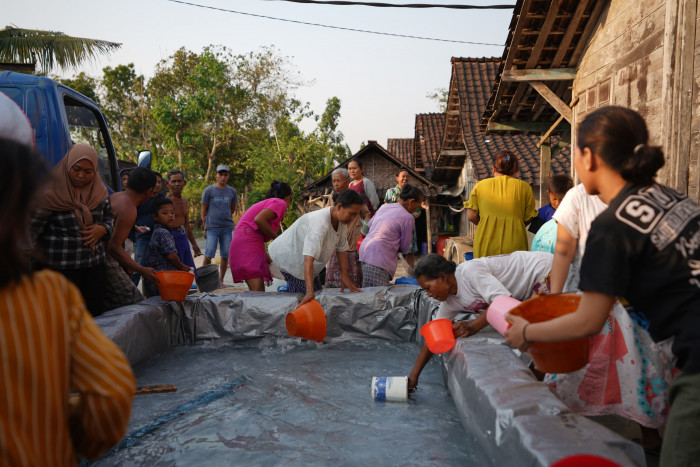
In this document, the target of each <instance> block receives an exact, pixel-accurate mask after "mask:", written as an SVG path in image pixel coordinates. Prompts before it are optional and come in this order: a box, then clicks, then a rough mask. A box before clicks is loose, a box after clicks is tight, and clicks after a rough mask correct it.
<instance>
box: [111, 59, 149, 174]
mask: <svg viewBox="0 0 700 467" xmlns="http://www.w3.org/2000/svg"><path fill="white" fill-rule="evenodd" d="M102 72H103V73H104V75H103V78H102V83H101V85H102V92H103V96H104V97H103V104H102V112H103V113H104V114H105V117H107V121H108V122H109V125H110V131H111V134H112V139H113V143H114V148H115V150H116V151H117V156H118V157H119V159H122V160H131V161H133V162H136V158H137V156H138V152H139V151H140V150H142V149H147V148H149V147H150V141H149V133H150V132H149V123H150V122H149V112H148V102H147V97H146V90H145V79H144V77H143V76H140V75H136V71H135V70H134V64H133V63H129V64H128V65H118V66H116V67H115V68H112V67H105V68H104V69H103V70H102Z"/></svg>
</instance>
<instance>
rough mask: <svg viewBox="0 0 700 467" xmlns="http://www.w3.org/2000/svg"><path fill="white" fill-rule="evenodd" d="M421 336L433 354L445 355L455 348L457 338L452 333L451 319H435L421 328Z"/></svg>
mask: <svg viewBox="0 0 700 467" xmlns="http://www.w3.org/2000/svg"><path fill="white" fill-rule="evenodd" d="M420 335H421V336H423V338H424V339H425V342H426V343H427V344H428V349H430V351H431V352H432V353H443V352H447V351H449V350H452V348H453V347H454V346H455V336H454V334H453V333H452V321H450V320H449V319H434V320H432V321H430V322H428V323H425V324H424V325H423V327H422V328H420Z"/></svg>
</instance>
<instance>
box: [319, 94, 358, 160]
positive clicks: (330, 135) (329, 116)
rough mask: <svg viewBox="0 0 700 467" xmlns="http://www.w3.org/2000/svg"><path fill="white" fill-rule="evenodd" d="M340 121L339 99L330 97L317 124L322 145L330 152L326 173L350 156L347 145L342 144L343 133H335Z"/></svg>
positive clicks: (327, 158)
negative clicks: (325, 145)
mask: <svg viewBox="0 0 700 467" xmlns="http://www.w3.org/2000/svg"><path fill="white" fill-rule="evenodd" d="M339 121H340V99H338V98H337V97H335V96H334V97H331V98H330V99H328V100H327V101H326V110H325V111H324V112H323V115H322V116H321V121H320V123H319V124H318V131H319V133H320V136H321V139H322V140H323V142H324V143H326V144H328V145H329V146H330V148H329V149H330V151H329V153H328V155H327V157H326V163H325V171H326V172H328V171H329V170H331V169H332V168H333V167H335V166H336V165H337V163H338V162H340V161H341V160H344V159H347V158H349V157H350V156H351V155H352V152H351V151H350V148H349V147H348V145H347V144H344V143H343V139H344V138H345V137H344V135H343V133H342V132H340V131H337V129H338V124H339Z"/></svg>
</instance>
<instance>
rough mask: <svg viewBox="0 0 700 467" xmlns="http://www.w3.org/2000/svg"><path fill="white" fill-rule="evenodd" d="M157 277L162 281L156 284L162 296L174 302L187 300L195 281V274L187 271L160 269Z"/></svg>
mask: <svg viewBox="0 0 700 467" xmlns="http://www.w3.org/2000/svg"><path fill="white" fill-rule="evenodd" d="M156 277H157V278H158V280H159V281H160V284H156V285H158V291H159V292H160V298H162V299H163V300H172V301H174V302H184V301H185V298H187V292H189V291H190V288H191V287H192V281H194V274H192V273H191V272H187V271H158V272H156Z"/></svg>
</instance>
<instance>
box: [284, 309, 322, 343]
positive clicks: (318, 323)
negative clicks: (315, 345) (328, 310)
mask: <svg viewBox="0 0 700 467" xmlns="http://www.w3.org/2000/svg"><path fill="white" fill-rule="evenodd" d="M287 332H288V333H289V335H290V336H294V337H301V338H302V339H307V340H310V341H316V342H322V341H323V338H324V337H326V314H325V313H324V312H323V308H322V307H321V304H320V303H318V302H317V301H316V300H311V301H310V302H307V303H304V304H303V305H300V306H299V307H298V308H297V309H296V310H294V311H292V312H290V313H288V314H287Z"/></svg>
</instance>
